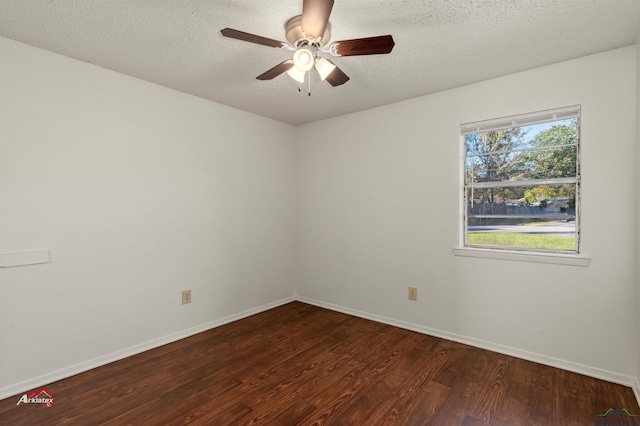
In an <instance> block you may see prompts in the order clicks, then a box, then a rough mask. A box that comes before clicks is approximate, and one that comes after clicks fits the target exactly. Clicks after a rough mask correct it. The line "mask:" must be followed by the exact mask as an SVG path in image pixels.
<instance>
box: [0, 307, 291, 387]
mask: <svg viewBox="0 0 640 426" xmlns="http://www.w3.org/2000/svg"><path fill="white" fill-rule="evenodd" d="M295 300H296V299H295V297H287V298H285V299H281V300H278V301H276V302H272V303H268V304H266V305H262V306H258V307H256V308H252V309H248V310H246V311H243V312H239V313H237V314H233V315H229V316H226V317H224V318H220V319H218V320H215V321H211V322H208V323H205V324H201V325H198V326H195V327H191V328H188V329H186V330H182V331H178V332H176V333H172V334H169V335H167V336H164V337H159V338H157V339H153V340H149V341H147V342H144V343H141V344H139V345H135V346H131V347H128V348H125V349H122V350H119V351H116V352H112V353H110V354H107V355H103V356H99V357H97V358H93V359H90V360H87V361H83V362H80V363H77V364H74V365H70V366H68V367H65V368H61V369H59V370H56V371H52V372H51V373H47V374H43V375H41V376H38V377H34V378H32V379H28V380H25V381H22V382H19V383H14V384H12V385H9V386H5V387H3V388H0V399H5V398H8V397H10V396H13V395H19V394H22V393H25V392H28V391H30V390H34V389H36V388H40V387H42V386H44V385H47V384H49V383H53V382H56V381H58V380H62V379H65V378H67V377H71V376H74V375H76V374H79V373H83V372H85V371H88V370H91V369H93V368H96V367H100V366H103V365H106V364H109V363H111V362H114V361H119V360H121V359H124V358H127V357H130V356H132V355H136V354H139V353H142V352H145V351H148V350H150V349H154V348H157V347H159V346H162V345H166V344H167V343H172V342H176V341H178V340H181V339H184V338H185V337H189V336H193V335H194V334H198V333H202V332H203V331H207V330H210V329H212V328H216V327H219V326H221V325H224V324H228V323H230V322H233V321H237V320H239V319H242V318H246V317H249V316H251V315H255V314H258V313H260V312H264V311H268V310H269V309H273V308H276V307H278V306H281V305H284V304H287V303H290V302H293V301H295Z"/></svg>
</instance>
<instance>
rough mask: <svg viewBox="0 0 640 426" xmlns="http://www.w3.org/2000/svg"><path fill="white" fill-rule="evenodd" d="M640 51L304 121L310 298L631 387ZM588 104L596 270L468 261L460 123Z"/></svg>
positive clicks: (301, 245)
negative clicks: (462, 253) (639, 61)
mask: <svg viewBox="0 0 640 426" xmlns="http://www.w3.org/2000/svg"><path fill="white" fill-rule="evenodd" d="M635 61H636V57H635V47H628V48H623V49H619V50H614V51H610V52H606V53H602V54H598V55H594V56H589V57H585V58H582V59H577V60H572V61H569V62H564V63H559V64H556V65H552V66H548V67H544V68H539V69H535V70H531V71H527V72H523V73H519V74H515V75H510V76H506V77H502V78H498V79H494V80H490V81H486V82H483V83H479V84H475V85H471V86H466V87H461V88H458V89H454V90H449V91H445V92H440V93H437V94H434V95H430V96H424V97H420V98H416V99H412V100H409V101H404V102H400V103H397V104H393V105H387V106H384V107H381V108H376V109H372V110H368V111H364V112H361V113H356V114H351V115H347V116H342V117H338V118H335V119H331V120H327V121H324V122H318V123H314V124H310V125H306V126H302V127H299V128H296V131H297V133H298V144H297V146H296V150H297V158H296V167H297V172H296V176H297V179H298V182H297V194H298V199H297V201H296V204H297V232H296V233H297V250H296V256H297V260H296V263H297V268H298V269H297V274H298V287H297V291H298V294H299V296H300V297H301V298H302V299H303V300H309V301H313V302H314V303H319V304H324V305H326V306H331V307H333V308H337V309H342V310H345V311H348V312H355V313H359V314H362V315H364V316H369V317H372V318H376V319H381V320H389V322H392V323H397V324H404V325H407V326H410V327H413V328H416V329H421V330H424V331H427V332H432V333H435V334H440V335H443V336H448V337H452V338H456V339H459V340H463V341H468V342H471V343H474V344H478V345H481V346H485V347H489V348H493V349H496V350H500V351H504V352H508V353H513V354H516V355H519V356H523V357H526V358H530V359H535V360H538V361H541V362H545V363H549V364H554V365H558V366H562V367H565V368H568V369H572V370H575V371H583V372H586V373H588V374H591V375H596V376H599V377H604V378H608V379H610V380H613V381H618V382H623V383H627V384H630V383H631V382H632V381H633V378H634V377H635V376H636V341H637V340H638V317H637V310H638V299H637V297H636V286H637V283H638V276H637V273H636V262H637V260H638V257H637V255H636V246H637V242H638V241H637V240H638V238H637V233H636V231H635V230H636V222H637V220H638V214H637V208H638V204H637V202H636V200H637V193H638V182H637V174H636V169H637V166H638V155H637V152H638V150H637V143H638V141H637V139H636V121H637V118H638V117H637V115H636V90H635V83H636V78H637V77H636V72H635V70H636V66H635ZM413 78H428V76H421V75H415V76H413ZM575 104H581V105H582V172H583V174H582V178H583V180H582V182H583V186H582V188H583V192H582V207H583V209H582V212H583V214H582V244H581V251H582V253H583V254H584V255H586V256H589V257H590V258H591V264H590V266H588V267H577V266H563V265H549V264H539V263H526V262H516V261H505V260H490V259H477V258H463V257H456V256H454V255H453V253H452V248H454V247H456V246H458V244H459V240H460V232H461V231H460V228H461V201H460V198H461V197H460V189H461V179H460V176H461V168H460V157H461V148H462V143H461V140H460V136H459V126H460V124H461V123H466V122H471V121H477V120H483V119H490V118H496V117H502V116H508V115H513V114H519V113H526V112H532V111H538V110H543V109H549V108H555V107H562V106H569V105H575ZM408 286H416V287H418V294H419V300H418V301H417V302H411V301H408V300H407V287H408Z"/></svg>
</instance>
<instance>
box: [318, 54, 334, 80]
mask: <svg viewBox="0 0 640 426" xmlns="http://www.w3.org/2000/svg"><path fill="white" fill-rule="evenodd" d="M335 69H336V66H335V64H334V63H333V62H331V61H330V60H328V59H325V58H319V59H318V60H317V61H316V71H318V74H320V79H321V80H322V81H324V80H325V79H326V78H327V77H329V74H331V73H332V72H333V70H335Z"/></svg>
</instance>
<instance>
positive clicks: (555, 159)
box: [460, 106, 580, 254]
mask: <svg viewBox="0 0 640 426" xmlns="http://www.w3.org/2000/svg"><path fill="white" fill-rule="evenodd" d="M460 129H461V133H462V136H463V140H464V144H465V157H464V204H465V214H464V245H465V247H475V248H489V249H508V250H520V251H527V252H556V253H572V254H577V253H578V252H579V250H578V249H579V234H580V232H579V211H580V208H579V204H580V160H579V158H580V157H579V146H580V143H579V142H580V106H573V107H567V108H559V109H555V110H550V111H541V112H537V113H531V114H524V115H518V116H513V117H506V118H501V119H496V120H489V121H483V122H476V123H469V124H463V125H462V126H461V128H460Z"/></svg>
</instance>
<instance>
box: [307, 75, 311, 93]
mask: <svg viewBox="0 0 640 426" xmlns="http://www.w3.org/2000/svg"><path fill="white" fill-rule="evenodd" d="M307 75H308V76H309V96H311V72H307Z"/></svg>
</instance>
